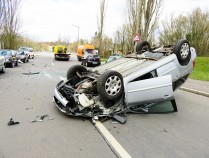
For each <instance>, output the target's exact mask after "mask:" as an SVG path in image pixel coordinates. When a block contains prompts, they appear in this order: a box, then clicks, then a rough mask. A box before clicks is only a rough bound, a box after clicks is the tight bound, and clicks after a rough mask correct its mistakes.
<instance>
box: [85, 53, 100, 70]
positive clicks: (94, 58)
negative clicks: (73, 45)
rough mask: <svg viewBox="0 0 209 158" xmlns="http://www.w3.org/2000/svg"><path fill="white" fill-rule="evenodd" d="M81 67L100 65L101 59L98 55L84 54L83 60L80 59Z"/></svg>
mask: <svg viewBox="0 0 209 158" xmlns="http://www.w3.org/2000/svg"><path fill="white" fill-rule="evenodd" d="M81 65H85V66H86V67H89V66H98V65H101V59H100V57H99V55H98V54H94V53H88V52H86V53H85V55H84V58H83V59H81Z"/></svg>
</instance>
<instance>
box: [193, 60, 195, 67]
mask: <svg viewBox="0 0 209 158" xmlns="http://www.w3.org/2000/svg"><path fill="white" fill-rule="evenodd" d="M194 67H195V60H194V61H193V69H194Z"/></svg>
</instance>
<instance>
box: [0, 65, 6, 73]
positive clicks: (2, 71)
mask: <svg viewBox="0 0 209 158" xmlns="http://www.w3.org/2000/svg"><path fill="white" fill-rule="evenodd" d="M5 72H6V67H5V65H3V67H2V69H1V73H5Z"/></svg>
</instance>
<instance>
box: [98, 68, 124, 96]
mask: <svg viewBox="0 0 209 158" xmlns="http://www.w3.org/2000/svg"><path fill="white" fill-rule="evenodd" d="M97 92H98V93H99V95H100V96H101V98H103V99H104V100H115V99H117V98H119V97H120V96H121V95H122V94H123V92H124V87H123V77H122V75H121V74H120V73H119V72H117V71H113V70H108V71H105V72H104V73H103V74H102V75H101V76H100V77H99V78H98V81H97Z"/></svg>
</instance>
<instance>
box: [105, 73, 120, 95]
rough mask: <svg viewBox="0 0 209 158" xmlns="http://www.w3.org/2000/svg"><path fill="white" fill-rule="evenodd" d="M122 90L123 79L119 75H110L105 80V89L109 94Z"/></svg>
mask: <svg viewBox="0 0 209 158" xmlns="http://www.w3.org/2000/svg"><path fill="white" fill-rule="evenodd" d="M120 90H121V79H120V78H119V77H118V76H110V77H109V78H108V79H107V80H106V82H105V91H106V93H107V94H108V95H110V96H114V95H116V94H118V92H120Z"/></svg>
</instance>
